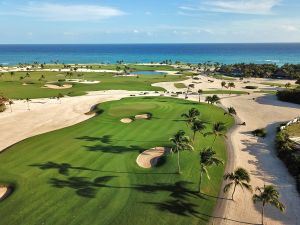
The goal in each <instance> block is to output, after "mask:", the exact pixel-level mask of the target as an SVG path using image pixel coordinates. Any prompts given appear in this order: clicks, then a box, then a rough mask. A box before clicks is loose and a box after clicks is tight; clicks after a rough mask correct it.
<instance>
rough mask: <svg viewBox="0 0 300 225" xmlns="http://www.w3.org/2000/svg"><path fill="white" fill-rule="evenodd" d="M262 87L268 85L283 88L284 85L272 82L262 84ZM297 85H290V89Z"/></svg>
mask: <svg viewBox="0 0 300 225" xmlns="http://www.w3.org/2000/svg"><path fill="white" fill-rule="evenodd" d="M261 84H263V85H269V86H271V87H285V84H281V83H274V82H262V83H261ZM295 87H297V85H291V88H295Z"/></svg>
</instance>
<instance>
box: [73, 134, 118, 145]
mask: <svg viewBox="0 0 300 225" xmlns="http://www.w3.org/2000/svg"><path fill="white" fill-rule="evenodd" d="M111 138H112V135H104V136H102V137H90V136H82V137H77V138H76V139H78V140H84V141H91V142H93V141H101V142H102V143H104V144H110V143H111V141H112V140H111Z"/></svg>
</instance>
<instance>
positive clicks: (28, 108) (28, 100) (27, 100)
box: [26, 98, 31, 111]
mask: <svg viewBox="0 0 300 225" xmlns="http://www.w3.org/2000/svg"><path fill="white" fill-rule="evenodd" d="M26 102H27V110H28V111H29V110H30V107H29V102H31V100H30V99H29V98H26Z"/></svg>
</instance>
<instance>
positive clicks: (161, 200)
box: [0, 97, 233, 225]
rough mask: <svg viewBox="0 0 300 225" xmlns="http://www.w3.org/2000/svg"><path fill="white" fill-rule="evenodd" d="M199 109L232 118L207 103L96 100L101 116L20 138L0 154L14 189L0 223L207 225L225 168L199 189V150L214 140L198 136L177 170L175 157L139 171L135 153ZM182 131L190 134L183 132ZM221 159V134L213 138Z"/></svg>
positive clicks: (206, 116)
mask: <svg viewBox="0 0 300 225" xmlns="http://www.w3.org/2000/svg"><path fill="white" fill-rule="evenodd" d="M192 107H196V108H198V109H199V110H200V111H201V113H202V116H201V118H202V119H203V120H205V121H207V122H209V123H208V125H207V130H206V131H209V130H210V129H211V126H212V123H213V122H216V121H223V122H225V123H226V126H227V127H230V126H231V125H232V124H233V119H232V118H231V117H229V116H224V111H223V110H222V109H219V108H216V107H214V106H212V105H207V104H197V103H191V102H188V101H184V100H178V99H170V98H151V97H140V98H131V99H123V100H121V101H114V102H107V103H103V104H101V105H100V106H98V108H100V109H101V110H103V113H102V114H100V115H98V116H96V117H94V118H92V119H90V120H88V121H85V122H83V123H80V124H78V125H75V126H72V127H69V128H65V129H62V130H58V131H54V132H50V133H47V134H43V135H39V136H36V137H32V138H29V139H27V140H24V141H22V142H20V143H18V144H16V145H14V146H12V147H10V148H8V149H7V150H6V151H5V152H3V153H1V154H0V174H1V177H0V183H6V184H7V183H8V184H12V185H14V187H15V191H14V193H13V194H12V195H11V196H10V197H9V198H7V199H6V200H5V201H3V202H1V204H0V215H1V224H10V225H19V224H45V225H47V224H49V225H52V224H56V225H65V224H69V225H82V224H89V225H93V224H95V225H96V224H101V225H106V224H119V225H125V224H126V225H133V224H143V225H153V224H175V225H176V224H177V225H183V224H189V225H193V224H195V225H196V224H198V225H199V224H207V222H208V220H209V217H208V216H206V215H211V214H212V211H213V208H214V206H215V204H216V201H217V199H216V198H215V197H209V196H217V195H218V192H219V190H220V185H221V181H222V175H223V172H224V167H223V166H219V167H213V168H211V169H209V173H210V177H211V180H207V179H206V178H204V181H203V186H202V191H203V192H204V193H206V194H207V195H200V194H198V193H197V192H196V191H197V189H198V187H197V186H198V180H199V164H198V161H199V160H198V157H199V151H200V149H201V148H203V147H206V146H210V145H211V143H212V139H213V137H209V136H208V137H206V138H204V137H203V136H202V135H200V134H198V135H197V140H196V142H195V151H194V152H183V153H182V154H181V166H182V171H183V174H181V175H178V174H176V173H175V172H176V170H177V167H176V159H177V158H176V155H169V156H167V157H166V159H165V162H164V163H163V164H162V165H160V167H157V168H153V169H149V170H147V169H142V168H139V167H138V166H137V164H136V162H135V160H136V157H137V156H138V154H139V153H140V152H142V151H144V150H146V149H149V148H152V147H155V146H168V145H169V141H168V140H169V138H170V137H171V136H172V135H173V134H174V133H175V132H177V131H178V130H179V129H185V130H187V126H186V124H185V122H184V121H182V120H181V117H180V115H181V114H182V113H184V112H186V111H187V110H189V109H190V108H192ZM145 112H147V113H151V114H152V115H153V117H152V119H151V120H139V121H135V122H134V123H131V124H123V123H121V122H120V119H121V118H124V117H128V116H131V115H135V114H141V113H145ZM188 134H191V133H190V132H189V131H188ZM215 150H216V152H217V155H218V157H220V158H222V159H224V160H226V151H225V144H224V140H223V139H222V138H218V139H217V141H216V143H215Z"/></svg>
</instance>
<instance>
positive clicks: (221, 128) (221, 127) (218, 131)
mask: <svg viewBox="0 0 300 225" xmlns="http://www.w3.org/2000/svg"><path fill="white" fill-rule="evenodd" d="M225 131H226V126H225V124H224V123H222V122H217V123H214V124H213V127H212V132H208V133H206V134H205V136H208V135H214V139H213V142H212V146H213V145H214V144H215V141H216V139H217V137H225V138H226V134H225Z"/></svg>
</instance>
